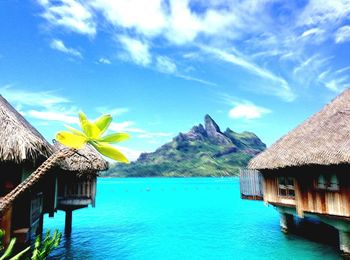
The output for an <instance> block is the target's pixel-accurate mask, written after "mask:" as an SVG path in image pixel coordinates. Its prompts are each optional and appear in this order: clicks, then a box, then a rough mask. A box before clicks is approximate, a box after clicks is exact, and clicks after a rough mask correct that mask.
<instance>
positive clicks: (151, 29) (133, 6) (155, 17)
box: [90, 0, 167, 36]
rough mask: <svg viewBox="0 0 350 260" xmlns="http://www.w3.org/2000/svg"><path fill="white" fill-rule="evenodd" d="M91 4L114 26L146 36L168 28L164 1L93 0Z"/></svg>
mask: <svg viewBox="0 0 350 260" xmlns="http://www.w3.org/2000/svg"><path fill="white" fill-rule="evenodd" d="M90 4H91V6H92V7H93V8H95V9H96V10H98V11H100V12H102V14H103V16H104V18H105V19H106V20H107V21H108V22H109V23H111V24H112V25H114V26H117V27H122V28H128V29H135V30H136V31H137V32H139V33H141V34H144V35H148V36H152V35H156V34H159V33H160V32H161V31H162V30H163V29H164V27H165V26H166V22H167V21H166V20H167V18H166V13H165V11H164V8H163V5H164V3H163V1H162V0H147V1H142V0H141V1H139V0H119V1H113V0H112V1H108V0H92V1H90Z"/></svg>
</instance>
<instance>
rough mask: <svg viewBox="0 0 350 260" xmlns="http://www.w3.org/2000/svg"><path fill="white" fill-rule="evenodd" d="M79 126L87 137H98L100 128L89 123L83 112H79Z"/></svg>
mask: <svg viewBox="0 0 350 260" xmlns="http://www.w3.org/2000/svg"><path fill="white" fill-rule="evenodd" d="M79 120H80V127H81V129H83V131H84V133H85V135H86V136H87V137H88V138H91V139H96V138H98V137H100V135H101V130H100V129H99V128H98V127H97V126H96V125H95V124H93V123H91V122H90V121H89V120H88V119H87V117H86V115H85V114H84V113H83V112H80V113H79Z"/></svg>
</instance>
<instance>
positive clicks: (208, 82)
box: [176, 74, 218, 87]
mask: <svg viewBox="0 0 350 260" xmlns="http://www.w3.org/2000/svg"><path fill="white" fill-rule="evenodd" d="M176 77H178V78H182V79H185V80H189V81H194V82H198V83H200V84H203V85H207V86H212V87H217V86H218V85H217V84H216V83H215V82H211V81H208V80H204V79H200V78H196V77H192V76H188V75H184V74H176Z"/></svg>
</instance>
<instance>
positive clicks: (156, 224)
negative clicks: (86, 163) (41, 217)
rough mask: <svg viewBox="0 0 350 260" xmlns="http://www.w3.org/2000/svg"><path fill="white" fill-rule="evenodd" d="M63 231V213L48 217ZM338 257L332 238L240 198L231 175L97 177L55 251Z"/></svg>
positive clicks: (79, 255)
mask: <svg viewBox="0 0 350 260" xmlns="http://www.w3.org/2000/svg"><path fill="white" fill-rule="evenodd" d="M45 228H49V229H55V228H58V229H60V230H63V228H64V213H62V212H59V213H58V214H56V215H55V218H53V219H52V218H45ZM56 257H60V258H63V259H152V260H154V259H176V260H182V259H191V260H193V259H320V258H321V257H322V258H323V259H340V256H339V254H338V251H337V246H336V245H329V244H325V243H316V242H313V241H311V240H307V239H305V238H303V237H300V236H297V235H284V234H282V233H281V232H280V228H279V218H278V213H277V212H276V211H275V210H274V209H273V207H266V206H264V204H263V203H262V202H257V201H247V200H241V199H240V196H239V182H238V179H236V178H221V179H220V178H188V179H173V178H172V179H170V178H169V179H168V178H152V179H144V178H138V179H99V180H98V187H97V203H96V208H88V209H81V210H77V211H75V212H74V213H73V231H72V235H71V237H70V238H63V241H62V243H61V245H60V247H59V248H58V249H57V250H56V251H55V252H54V254H53V258H56Z"/></svg>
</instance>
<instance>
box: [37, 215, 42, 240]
mask: <svg viewBox="0 0 350 260" xmlns="http://www.w3.org/2000/svg"><path fill="white" fill-rule="evenodd" d="M43 228H44V214H43V213H41V215H40V219H39V226H38V228H37V230H36V235H40V236H41V234H42V233H43Z"/></svg>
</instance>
